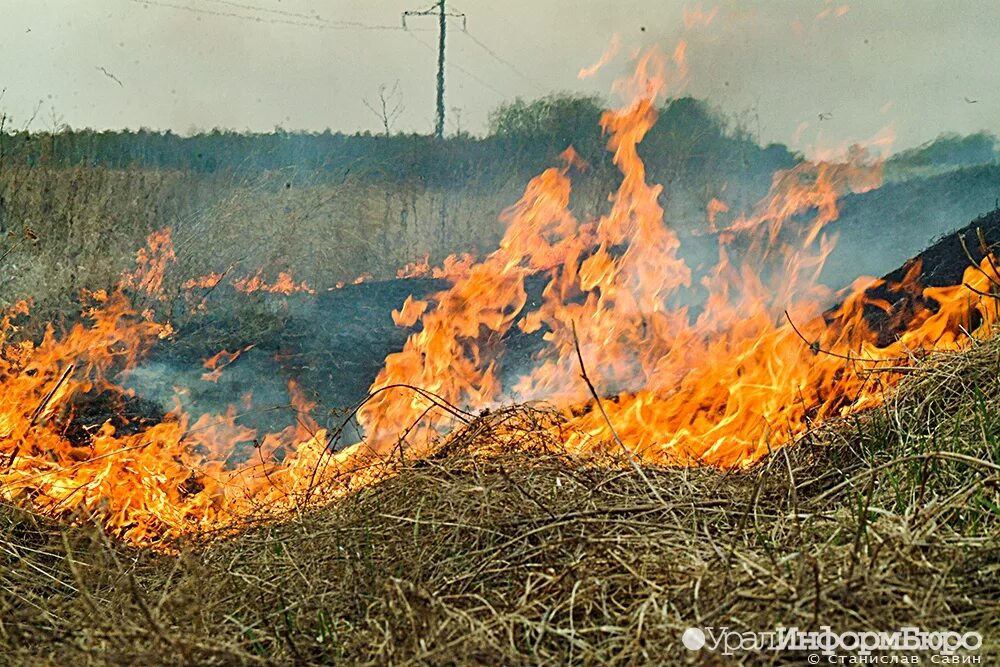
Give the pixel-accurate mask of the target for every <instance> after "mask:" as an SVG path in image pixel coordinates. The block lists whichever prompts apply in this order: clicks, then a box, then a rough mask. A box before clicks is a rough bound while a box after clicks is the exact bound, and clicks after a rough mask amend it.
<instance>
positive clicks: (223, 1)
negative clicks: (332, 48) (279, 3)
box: [206, 0, 394, 28]
mask: <svg viewBox="0 0 1000 667" xmlns="http://www.w3.org/2000/svg"><path fill="white" fill-rule="evenodd" d="M206 2H212V3H215V4H217V5H226V6H227V7H236V8H237V9H246V10H249V11H252V12H261V13H264V14H274V15H276V16H287V17H291V18H298V19H305V20H307V21H312V22H316V23H323V24H329V25H331V26H344V27H355V28H365V27H368V26H367V24H364V23H360V22H358V21H339V20H331V19H325V18H323V17H322V16H320V15H319V14H306V13H303V12H290V11H288V10H286V9H274V8H272V7H263V6H261V5H249V4H245V3H241V2H233V1H232V0H206ZM393 27H394V26H393Z"/></svg>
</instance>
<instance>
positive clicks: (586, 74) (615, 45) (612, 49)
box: [576, 32, 621, 79]
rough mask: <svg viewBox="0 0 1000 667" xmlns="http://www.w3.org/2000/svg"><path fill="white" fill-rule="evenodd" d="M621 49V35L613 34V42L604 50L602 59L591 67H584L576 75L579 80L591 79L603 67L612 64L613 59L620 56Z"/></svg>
mask: <svg viewBox="0 0 1000 667" xmlns="http://www.w3.org/2000/svg"><path fill="white" fill-rule="evenodd" d="M620 48H621V35H619V34H618V33H617V32H616V33H612V35H611V42H610V43H609V44H608V46H607V48H605V49H604V53H602V54H601V57H600V58H598V59H597V62H595V63H594V64H593V65H591V66H590V67H584V68H582V69H581V70H580V71H579V72H577V74H576V78H578V79H589V78H590V77H592V76H594V75H595V74H597V73H598V72H599V71H600V70H601V68H602V67H604V66H605V65H607V64H608V63H609V62H611V59H612V58H614V57H615V56H616V55H618V49H620Z"/></svg>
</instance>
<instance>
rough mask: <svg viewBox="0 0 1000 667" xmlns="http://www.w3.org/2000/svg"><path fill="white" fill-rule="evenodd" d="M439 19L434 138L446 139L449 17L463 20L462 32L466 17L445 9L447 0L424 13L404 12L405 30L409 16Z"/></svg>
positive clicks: (438, 2)
mask: <svg viewBox="0 0 1000 667" xmlns="http://www.w3.org/2000/svg"><path fill="white" fill-rule="evenodd" d="M435 14H436V15H437V18H438V71H437V120H436V121H435V122H434V136H435V137H437V138H438V139H441V138H443V137H444V47H445V37H446V32H447V28H448V17H453V18H460V19H462V30H465V28H466V16H465V14H462V13H459V12H449V11H447V10H446V9H445V0H437V2H435V3H434V4H433V5H432V6H431V7H429V8H428V9H425V10H423V11H405V12H403V28H404V29H405V28H406V27H407V26H406V17H407V16H432V15H435Z"/></svg>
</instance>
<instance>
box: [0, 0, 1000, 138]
mask: <svg viewBox="0 0 1000 667" xmlns="http://www.w3.org/2000/svg"><path fill="white" fill-rule="evenodd" d="M431 4H433V3H432V1H431V0H365V1H358V0H354V1H347V0H322V1H320V0H0V16H2V17H3V19H2V25H0V88H2V89H5V92H4V93H3V97H2V99H0V110H3V111H4V112H6V113H7V114H9V115H10V116H12V117H13V119H14V125H16V126H20V125H23V124H25V123H26V122H27V121H28V120H29V119H31V118H32V117H34V120H33V121H32V127H33V128H35V129H49V128H51V127H53V126H58V125H61V124H68V125H70V126H72V127H78V128H79V127H91V128H97V129H108V128H111V129H118V128H132V129H137V128H139V127H147V128H152V129H160V130H162V129H171V130H173V131H175V132H179V133H189V132H193V131H196V130H204V129H211V128H214V127H221V128H228V129H234V130H240V131H243V130H251V131H270V130H272V129H274V128H275V127H276V126H281V127H283V128H285V129H287V130H309V131H322V130H324V129H327V128H329V129H331V130H334V131H338V130H339V131H344V132H355V131H364V130H372V131H377V130H379V129H380V128H381V124H382V121H381V119H380V118H379V117H378V115H377V114H375V113H373V112H372V110H371V109H370V108H369V106H376V107H377V106H378V98H379V89H380V87H382V86H385V87H386V89H387V90H388V91H391V90H392V89H393V88H395V89H396V93H395V95H393V96H392V99H391V100H390V104H391V105H392V106H396V105H397V104H399V105H400V107H401V113H400V114H399V116H398V118H396V119H395V121H394V123H393V127H392V129H393V130H394V131H415V132H430V131H432V128H433V125H434V108H435V107H434V105H435V76H436V66H437V65H436V63H437V53H436V51H437V20H436V18H432V17H421V16H412V17H410V18H409V19H408V20H407V25H408V30H403V29H402V25H401V14H402V12H403V11H405V10H417V11H419V10H423V9H427V8H428V6H429V5H431ZM447 7H448V9H449V10H450V11H452V12H455V13H464V15H465V18H464V21H463V19H462V18H459V17H455V18H451V19H449V25H448V33H447V35H448V36H447V59H448V66H447V70H446V107H447V110H448V115H447V124H446V128H447V131H448V132H449V133H453V132H455V131H457V130H459V129H461V130H464V131H468V132H473V133H482V132H484V131H485V130H486V128H487V127H488V122H489V114H490V112H491V111H492V110H493V109H495V108H496V107H497V106H498V105H500V104H502V103H503V102H505V101H512V100H513V99H515V98H517V97H522V98H529V99H530V98H534V97H538V96H541V95H544V94H546V93H550V92H554V91H569V92H577V93H586V94H600V95H602V96H605V97H606V98H607V99H609V100H613V99H615V98H614V96H613V95H612V93H611V92H610V91H611V86H612V83H613V81H614V80H615V78H617V77H619V76H621V75H622V74H623V73H625V72H626V71H628V69H629V55H630V54H631V53H633V51H634V49H636V48H640V47H647V46H651V45H654V44H658V45H660V47H662V48H663V49H664V50H665V51H666V52H668V53H669V52H672V51H673V49H674V46H675V45H676V44H677V42H678V40H679V39H684V40H685V41H686V42H687V44H688V48H687V56H688V61H689V64H690V76H689V80H688V83H687V84H686V87H685V88H684V89H683V90H682V91H677V93H678V94H689V95H693V96H696V97H701V98H704V99H707V100H708V101H709V102H710V104H712V105H713V106H714V107H716V108H717V109H719V110H720V111H721V112H723V113H725V114H727V115H728V116H730V117H731V118H733V119H734V120H735V121H738V122H741V123H743V124H744V125H745V126H746V127H748V128H749V129H750V130H751V132H752V133H753V134H755V135H757V136H758V137H759V138H760V140H761V141H762V142H765V143H768V142H781V143H785V144H788V145H790V146H792V147H793V148H795V149H798V150H803V151H805V152H806V153H809V152H814V151H818V150H822V149H826V148H833V147H836V146H840V145H844V144H846V143H849V142H852V141H863V140H866V139H869V138H870V137H872V136H874V135H877V134H879V133H880V132H882V133H883V134H884V133H885V132H886V130H887V129H888V131H890V132H891V133H892V134H893V135H894V136H895V141H894V145H893V148H894V149H896V150H898V149H903V148H908V147H911V146H914V145H918V144H920V143H922V142H925V141H928V140H931V139H933V138H934V137H936V136H937V135H939V134H941V133H943V132H958V133H962V134H966V133H970V132H975V131H979V130H984V129H985V130H990V131H993V132H995V133H998V134H1000V67H997V66H996V63H997V62H1000V39H997V37H996V34H997V30H998V28H1000V2H996V1H995V0H954V1H949V2H942V1H941V0H881V1H878V2H875V1H868V2H859V1H858V0H853V1H852V0H846V2H841V1H840V0H790V1H782V0H769V1H766V2H752V1H744V2H735V1H723V2H712V0H703V1H701V2H698V1H685V2H681V1H674V0H504V1H503V2H497V1H496V0H491V1H489V2H487V1H486V0H447ZM699 13H700V16H702V17H705V18H707V17H709V16H710V17H711V20H710V21H706V20H705V18H703V20H701V21H692V17H694V16H697V15H699ZM685 16H687V18H688V23H689V24H691V23H693V25H689V26H686V25H685ZM463 24H464V28H465V29H464V30H463ZM614 33H618V35H619V37H620V42H621V45H622V48H621V52H620V53H619V55H618V56H617V58H616V59H614V60H612V61H611V62H610V63H609V64H608V65H607V66H605V67H604V68H603V69H602V70H601V71H600V72H599V73H598V74H597V75H596V76H594V77H591V78H588V79H586V80H579V79H578V78H577V72H578V71H579V70H580V68H582V67H586V66H588V65H590V64H592V63H593V62H595V61H596V60H597V59H598V57H599V56H600V55H601V53H602V52H603V51H604V50H605V49H606V47H607V46H608V45H609V43H610V42H611V40H612V35H613V34H614ZM366 102H367V104H366Z"/></svg>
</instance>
